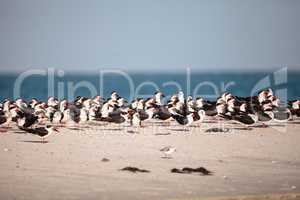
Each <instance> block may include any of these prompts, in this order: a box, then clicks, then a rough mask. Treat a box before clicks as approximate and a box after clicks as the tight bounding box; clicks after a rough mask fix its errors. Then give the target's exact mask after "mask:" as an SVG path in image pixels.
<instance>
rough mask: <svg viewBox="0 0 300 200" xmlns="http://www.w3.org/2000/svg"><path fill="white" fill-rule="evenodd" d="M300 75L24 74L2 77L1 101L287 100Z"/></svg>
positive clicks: (298, 91) (298, 94) (296, 95)
mask: <svg viewBox="0 0 300 200" xmlns="http://www.w3.org/2000/svg"><path fill="white" fill-rule="evenodd" d="M299 85H300V73H299V72H288V71H279V72H276V73H268V72H262V73H221V72H220V73H192V72H191V73H190V74H189V73H178V74H172V73H171V74H168V73H129V74H104V75H102V76H101V75H100V74H99V73H95V74H68V73H64V74H63V75H59V74H56V73H55V76H54V77H53V78H51V77H50V78H49V77H48V76H47V75H31V76H28V77H25V78H24V80H21V78H20V74H0V100H3V99H5V98H9V99H14V98H16V97H19V96H21V97H23V98H24V99H25V100H29V99H30V98H33V97H35V98H38V99H39V100H46V99H47V97H48V96H50V95H54V96H56V97H58V98H59V99H62V98H67V99H69V100H73V99H74V97H76V96H78V95H81V96H88V97H90V96H94V95H96V94H97V95H98V94H100V95H102V96H104V97H105V98H107V97H109V95H110V92H111V91H112V90H116V91H118V93H119V94H120V95H121V96H123V97H125V98H126V99H128V100H132V98H133V97H148V96H151V95H153V93H154V92H155V91H156V90H158V89H159V90H161V91H163V92H164V93H165V94H166V95H167V96H168V95H172V94H174V93H176V92H178V90H183V91H184V92H185V94H189V95H192V96H193V97H195V96H203V97H204V98H206V99H210V100H213V99H215V98H216V97H218V96H219V95H220V94H221V93H222V92H224V91H225V90H226V91H229V92H232V93H233V94H235V95H238V96H250V95H253V94H256V93H257V91H258V90H259V89H263V88H267V87H272V88H273V90H274V92H275V94H277V95H278V96H279V97H282V99H283V100H284V101H286V99H289V100H292V99H300V87H299Z"/></svg>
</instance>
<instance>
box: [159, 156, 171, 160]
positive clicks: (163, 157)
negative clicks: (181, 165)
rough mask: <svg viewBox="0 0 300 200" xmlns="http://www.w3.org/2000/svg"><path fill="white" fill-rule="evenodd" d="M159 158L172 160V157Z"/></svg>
mask: <svg viewBox="0 0 300 200" xmlns="http://www.w3.org/2000/svg"><path fill="white" fill-rule="evenodd" d="M160 158H162V159H168V160H169V159H173V158H172V157H167V156H162V157H160Z"/></svg>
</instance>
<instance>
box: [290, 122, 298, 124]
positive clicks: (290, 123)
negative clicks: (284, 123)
mask: <svg viewBox="0 0 300 200" xmlns="http://www.w3.org/2000/svg"><path fill="white" fill-rule="evenodd" d="M288 124H300V122H288Z"/></svg>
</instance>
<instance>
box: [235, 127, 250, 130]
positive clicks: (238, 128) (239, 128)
mask: <svg viewBox="0 0 300 200" xmlns="http://www.w3.org/2000/svg"><path fill="white" fill-rule="evenodd" d="M231 129H233V130H238V131H251V130H252V128H250V127H249V128H246V127H234V128H231Z"/></svg>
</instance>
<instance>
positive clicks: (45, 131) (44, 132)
mask: <svg viewBox="0 0 300 200" xmlns="http://www.w3.org/2000/svg"><path fill="white" fill-rule="evenodd" d="M20 129H21V130H23V131H26V132H27V133H31V134H33V135H35V136H38V137H39V138H40V139H41V142H42V143H45V139H46V138H47V137H49V136H50V135H51V134H53V133H58V132H59V131H58V130H57V129H56V128H55V127H53V126H51V125H46V126H45V127H38V128H34V129H28V128H20Z"/></svg>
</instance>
